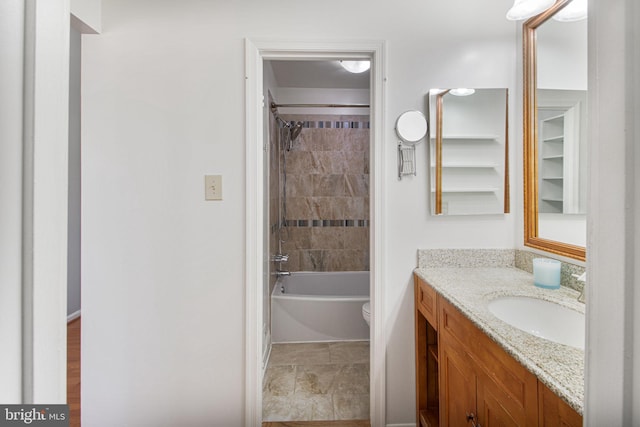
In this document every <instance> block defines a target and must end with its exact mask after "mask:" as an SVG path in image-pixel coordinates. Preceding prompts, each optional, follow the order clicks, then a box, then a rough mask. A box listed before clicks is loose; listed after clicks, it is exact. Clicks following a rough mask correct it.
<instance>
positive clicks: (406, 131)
mask: <svg viewBox="0 0 640 427" xmlns="http://www.w3.org/2000/svg"><path fill="white" fill-rule="evenodd" d="M396 133H397V134H398V138H400V139H401V140H402V142H404V143H405V144H408V145H414V144H417V143H418V142H420V140H421V139H422V138H424V136H425V135H426V134H427V119H426V117H425V116H424V114H422V113H421V112H420V111H415V110H414V111H405V112H404V113H402V114H400V116H399V117H398V120H397V121H396Z"/></svg>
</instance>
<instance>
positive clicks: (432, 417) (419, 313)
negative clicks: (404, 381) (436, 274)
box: [414, 276, 440, 427]
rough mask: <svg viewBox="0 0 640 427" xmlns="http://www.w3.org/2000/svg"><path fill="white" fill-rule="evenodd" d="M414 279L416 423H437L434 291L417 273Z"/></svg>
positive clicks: (427, 425)
mask: <svg viewBox="0 0 640 427" xmlns="http://www.w3.org/2000/svg"><path fill="white" fill-rule="evenodd" d="M414 281H415V286H414V289H415V305H416V309H415V331H416V412H417V414H416V419H417V424H418V427H420V426H422V427H438V425H439V421H438V420H439V409H440V391H439V383H438V370H439V369H438V365H439V363H438V354H439V350H438V310H437V301H438V294H437V293H436V291H435V290H434V289H433V288H432V287H431V286H429V285H427V284H426V283H425V282H424V281H422V280H420V279H419V278H418V277H417V276H416V277H415V278H414Z"/></svg>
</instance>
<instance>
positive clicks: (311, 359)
mask: <svg viewBox="0 0 640 427" xmlns="http://www.w3.org/2000/svg"><path fill="white" fill-rule="evenodd" d="M368 418H369V343H368V342H366V341H355V342H337V343H302V344H274V345H273V347H272V350H271V356H270V358H269V365H268V366H267V371H266V372H265V377H264V381H263V420H264V421H328V420H355V419H368Z"/></svg>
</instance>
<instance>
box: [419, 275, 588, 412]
mask: <svg viewBox="0 0 640 427" xmlns="http://www.w3.org/2000/svg"><path fill="white" fill-rule="evenodd" d="M415 272H416V274H417V275H418V276H419V277H421V278H422V279H423V280H425V281H426V282H428V283H429V284H430V285H431V286H432V287H433V288H434V289H436V290H437V291H438V292H439V293H440V294H441V295H442V296H443V297H444V298H445V299H446V300H447V301H449V302H450V303H451V304H453V305H454V306H455V307H456V308H457V309H458V310H460V311H461V312H462V313H464V314H465V315H466V316H467V317H468V318H469V319H470V320H471V321H472V322H473V323H474V324H475V325H476V326H478V328H480V329H481V330H482V331H484V332H485V333H486V334H487V335H488V336H489V337H491V338H492V339H493V340H494V341H495V342H497V343H498V344H499V345H500V346H501V347H502V348H503V349H504V350H505V351H506V352H507V353H509V354H511V355H512V356H513V357H514V358H515V359H516V360H518V361H519V362H520V363H522V365H523V366H524V367H526V368H527V369H528V370H529V371H530V372H532V373H533V374H534V375H535V376H537V377H538V379H539V380H540V381H542V382H543V383H544V384H545V385H546V386H547V387H549V389H550V390H552V391H553V392H554V393H556V394H557V395H558V396H560V397H561V398H562V399H563V400H564V401H566V402H567V403H568V404H569V405H570V406H571V407H572V408H573V409H575V410H576V411H577V412H578V413H579V414H582V413H583V401H584V351H583V350H580V349H578V348H574V347H570V346H567V345H563V344H558V343H555V342H552V341H548V340H545V339H542V338H538V337H536V336H533V335H530V334H528V333H526V332H523V331H521V330H520V329H517V328H515V327H513V326H511V325H509V324H507V323H505V322H503V321H501V320H499V319H498V318H497V317H495V316H494V315H493V314H491V313H490V312H489V309H488V304H489V301H491V300H492V299H494V298H497V297H501V296H508V295H514V296H527V297H534V298H539V299H543V300H547V301H552V302H555V303H558V304H560V305H563V306H566V307H568V308H571V309H573V310H576V311H579V312H581V313H584V304H582V303H580V302H578V301H577V297H578V292H577V291H575V290H573V289H569V288H566V287H561V288H560V289H555V290H549V289H542V288H539V287H536V286H534V284H533V275H532V274H531V273H528V272H526V271H523V270H520V269H517V268H515V267H467V268H460V267H455V268H454V267H437V268H417V269H416V270H415Z"/></svg>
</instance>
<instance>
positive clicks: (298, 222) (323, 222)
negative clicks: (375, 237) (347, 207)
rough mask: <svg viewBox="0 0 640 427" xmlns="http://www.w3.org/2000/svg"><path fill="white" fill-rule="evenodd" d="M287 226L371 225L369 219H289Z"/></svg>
mask: <svg viewBox="0 0 640 427" xmlns="http://www.w3.org/2000/svg"><path fill="white" fill-rule="evenodd" d="M286 226H287V227H369V220H368V219H288V220H287V221H286Z"/></svg>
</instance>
